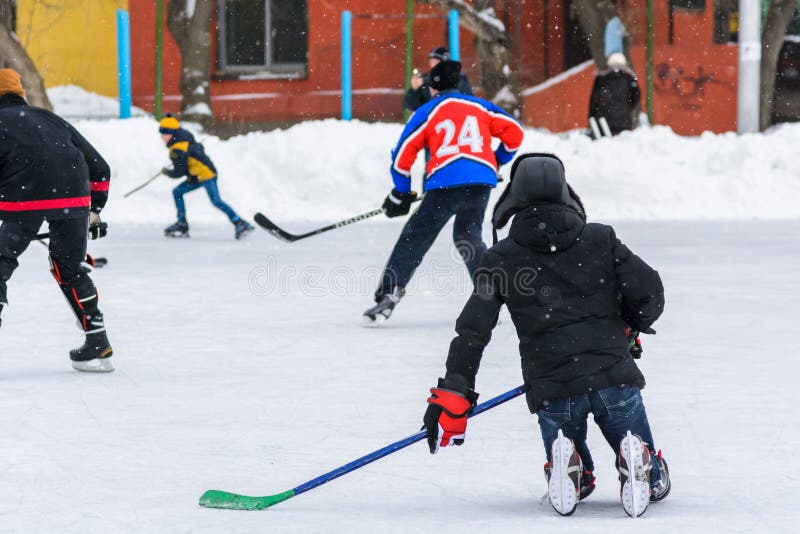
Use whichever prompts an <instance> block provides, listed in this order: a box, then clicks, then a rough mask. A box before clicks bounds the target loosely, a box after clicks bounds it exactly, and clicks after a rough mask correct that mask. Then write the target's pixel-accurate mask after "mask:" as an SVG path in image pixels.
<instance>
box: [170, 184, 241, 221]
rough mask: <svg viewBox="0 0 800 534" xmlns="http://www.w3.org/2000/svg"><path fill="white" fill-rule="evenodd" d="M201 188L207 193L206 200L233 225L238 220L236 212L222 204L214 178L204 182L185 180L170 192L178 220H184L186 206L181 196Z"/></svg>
mask: <svg viewBox="0 0 800 534" xmlns="http://www.w3.org/2000/svg"><path fill="white" fill-rule="evenodd" d="M201 187H204V188H205V189H206V193H208V199H209V200H210V201H211V203H212V204H213V205H214V207H215V208H217V209H219V210H221V211H223V212H225V215H227V216H228V219H230V221H231V222H233V223H235V222H236V221H238V220H239V216H238V215H236V212H235V211H233V208H231V207H230V206H228V205H227V204H225V202H223V201H222V199H221V198H220V197H219V188H217V179H216V178H212V179H211V180H206V181H205V182H189V181H188V180H187V181H185V182H183V183H181V184H180V185H178V187H176V188H175V189H173V190H172V197H173V198H174V199H175V207H177V208H178V220H182V219H185V218H186V204H184V203H183V195H185V194H186V193H189V192H191V191H194V190H195V189H200V188H201Z"/></svg>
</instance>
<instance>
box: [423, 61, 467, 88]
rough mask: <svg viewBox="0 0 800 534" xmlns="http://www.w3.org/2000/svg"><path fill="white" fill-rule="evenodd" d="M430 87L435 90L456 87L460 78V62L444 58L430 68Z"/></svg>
mask: <svg viewBox="0 0 800 534" xmlns="http://www.w3.org/2000/svg"><path fill="white" fill-rule="evenodd" d="M430 76H431V87H432V88H434V89H436V90H437V91H446V90H447V89H457V88H458V82H459V80H460V78H461V63H459V62H458V61H453V60H452V59H445V60H444V61H440V62H439V63H437V64H436V66H435V67H433V68H432V69H431V74H430Z"/></svg>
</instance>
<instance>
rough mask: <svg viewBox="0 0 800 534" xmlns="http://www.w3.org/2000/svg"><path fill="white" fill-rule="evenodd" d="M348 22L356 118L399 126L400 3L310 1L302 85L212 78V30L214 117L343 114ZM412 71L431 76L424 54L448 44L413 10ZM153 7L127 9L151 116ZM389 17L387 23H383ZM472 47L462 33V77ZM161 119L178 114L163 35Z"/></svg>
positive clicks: (141, 94) (432, 16)
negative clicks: (344, 24) (346, 22)
mask: <svg viewBox="0 0 800 534" xmlns="http://www.w3.org/2000/svg"><path fill="white" fill-rule="evenodd" d="M344 9H348V10H350V11H351V12H352V13H353V15H354V18H353V23H352V34H353V90H354V97H353V115H354V116H355V117H357V118H364V119H370V120H384V119H393V120H397V119H400V118H402V98H403V94H404V90H403V85H404V75H405V74H404V69H405V19H404V18H403V17H402V16H403V15H404V14H405V3H404V2H398V1H397V0H308V27H309V51H308V73H307V76H306V77H305V78H303V79H260V80H259V79H250V80H243V79H230V78H227V79H226V78H222V77H218V76H216V75H215V74H214V72H215V66H214V64H215V58H216V31H215V30H214V28H213V26H212V30H211V31H212V36H213V38H212V43H213V45H212V61H211V63H212V64H211V65H209V68H210V69H211V72H212V84H211V104H212V110H213V112H214V114H215V116H217V117H220V118H222V119H223V120H225V121H229V122H239V121H241V122H245V121H256V122H262V121H263V122H267V121H290V120H302V119H308V118H324V117H336V116H339V114H340V109H341V96H340V89H341V51H340V38H341V37H340V29H341V23H340V17H341V11H342V10H344ZM415 13H416V14H418V15H421V16H423V17H428V18H419V19H417V20H416V21H415V24H414V45H415V47H414V54H413V57H414V65H415V66H417V67H418V68H420V69H421V70H423V71H426V70H428V67H427V64H428V63H427V55H428V52H429V51H430V50H431V49H433V48H434V47H436V46H438V45H443V44H446V43H447V20H446V18H444V16H443V14H442V12H441V11H439V10H437V9H435V8H432V7H430V6H417V7H416V8H415ZM155 15H156V13H155V5H154V3H153V2H145V1H136V0H135V1H134V2H132V3H131V32H132V43H131V62H132V71H133V99H134V104H135V105H137V106H140V107H142V108H144V109H152V108H153V104H154V100H155V95H154V88H155V66H154V60H155V55H154V47H155ZM387 15H388V17H387ZM471 41H472V39H471V37H470V36H469V34H468V33H467V32H466V31H462V32H461V43H462V61H463V62H464V64H465V71H466V72H467V73H468V74H474V73H475V72H476V69H475V68H474V65H473V62H474V58H475V53H474V49H473V46H472V42H471ZM164 44H165V46H164V52H163V65H164V70H163V84H164V85H163V87H164V109H165V111H172V112H177V111H179V108H180V90H179V81H180V79H179V77H180V64H181V62H180V54H179V52H178V48H177V45H176V44H175V42H174V40H173V39H172V37H171V36H170V34H169V32H168V31H167V30H166V28H165V29H164Z"/></svg>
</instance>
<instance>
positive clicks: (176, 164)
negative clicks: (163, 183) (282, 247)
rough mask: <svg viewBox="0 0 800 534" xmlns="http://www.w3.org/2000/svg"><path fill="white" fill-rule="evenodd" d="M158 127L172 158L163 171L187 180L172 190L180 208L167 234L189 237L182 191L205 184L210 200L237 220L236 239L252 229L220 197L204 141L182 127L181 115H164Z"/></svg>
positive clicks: (215, 175) (165, 232)
mask: <svg viewBox="0 0 800 534" xmlns="http://www.w3.org/2000/svg"><path fill="white" fill-rule="evenodd" d="M158 131H159V132H160V133H161V138H162V139H163V140H164V142H165V143H166V144H167V148H169V158H170V159H171V160H172V168H171V169H168V168H165V169H163V171H162V172H163V174H165V175H166V176H169V177H170V178H182V177H184V176H186V181H185V182H182V183H181V184H180V185H178V187H176V188H175V189H173V190H172V196H173V198H174V199H175V207H176V208H177V209H178V222H176V223H175V224H173V225H170V226H168V227H167V228H165V229H164V234H165V235H166V236H168V237H189V223H188V222H186V205H185V204H184V202H183V195H185V194H186V193H189V192H190V191H194V190H195V189H199V188H201V187H203V188H205V190H206V193H208V198H209V200H211V203H212V204H213V205H214V206H215V207H216V208H218V209H219V210H220V211H222V212H224V213H225V215H227V216H228V219H230V221H231V222H232V223H233V224H234V226H235V227H236V230H235V235H236V239H239V238H241V237H242V236H243V235H245V234H246V233H248V232H251V231H252V230H253V226H252V225H251V224H250V223H248V222H247V221H245V220H243V219H242V218H241V217H239V216H238V215H237V214H236V212H235V211H233V208H231V207H230V206H229V205H228V204H226V203H225V202H223V200H222V199H221V198H220V196H219V188H218V187H217V169H216V167H214V164H213V163H212V162H211V159H210V158H209V157H208V156H207V155H206V152H205V150H204V149H203V145H201V144H200V143H198V142H197V141H195V139H194V136H193V135H192V133H191V132H189V131H188V130H184V129H183V128H181V125H180V123H179V122H178V119H176V118H175V117H173V116H172V115H170V114H167V116H166V117H164V118H163V119H161V122H159V128H158Z"/></svg>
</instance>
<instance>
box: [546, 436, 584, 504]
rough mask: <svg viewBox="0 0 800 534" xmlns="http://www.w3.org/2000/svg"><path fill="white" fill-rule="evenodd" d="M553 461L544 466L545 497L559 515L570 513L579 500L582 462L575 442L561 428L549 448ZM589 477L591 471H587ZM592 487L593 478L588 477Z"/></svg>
mask: <svg viewBox="0 0 800 534" xmlns="http://www.w3.org/2000/svg"><path fill="white" fill-rule="evenodd" d="M550 451H551V455H552V458H553V463H552V464H550V463H547V464H545V466H544V474H545V478H547V498H548V500H549V501H550V504H551V505H552V507H553V510H555V511H556V512H558V513H559V514H561V515H572V514H573V513H574V512H575V508H577V506H578V502H579V501H580V500H581V481H582V478H583V464H582V463H581V457H580V455H579V454H578V451H576V450H575V444H574V443H573V442H572V440H571V439H569V438H567V437H565V436H564V434H563V432H561V430H559V431H558V437H557V438H556V440H555V441H554V442H553V446H552V447H551V449H550ZM589 476H590V477H591V473H589ZM590 480H591V484H592V489H591V490H589V491H588V493H586V496H587V497H588V495H589V493H591V492H592V490H593V489H594V478H593V477H592V478H590Z"/></svg>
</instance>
